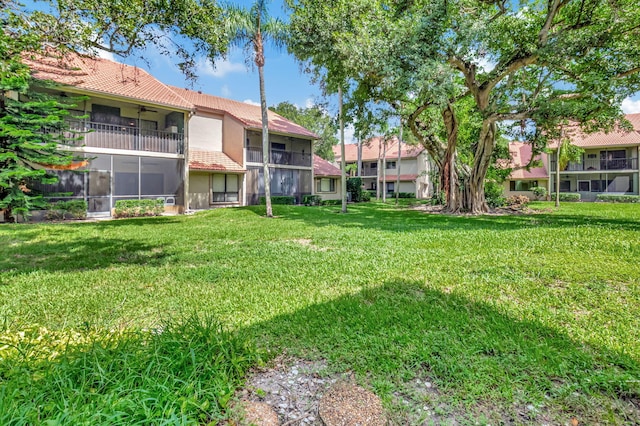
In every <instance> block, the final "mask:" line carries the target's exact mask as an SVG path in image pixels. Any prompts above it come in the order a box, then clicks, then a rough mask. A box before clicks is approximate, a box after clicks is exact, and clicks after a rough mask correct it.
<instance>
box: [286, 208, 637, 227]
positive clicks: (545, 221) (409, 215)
mask: <svg viewBox="0 0 640 426" xmlns="http://www.w3.org/2000/svg"><path fill="white" fill-rule="evenodd" d="M276 214H277V215H278V216H280V218H281V219H283V220H298V221H303V222H305V223H308V224H311V225H313V226H317V227H322V226H342V227H352V228H361V229H376V230H382V231H392V232H407V231H416V230H428V229H438V230H460V229H464V230H470V231H474V230H484V229H490V230H495V231H513V230H517V229H527V228H574V227H576V226H598V227H604V228H610V229H621V230H633V231H640V221H638V220H632V219H628V218H609V217H602V216H595V215H584V216H582V215H568V214H548V213H539V212H537V213H532V214H512V215H481V216H463V215H449V214H432V213H426V212H424V211H420V210H414V209H410V208H406V207H399V208H396V207H394V206H384V205H382V206H381V205H379V204H358V205H352V206H349V209H348V213H347V214H341V213H340V209H339V208H337V207H336V208H329V207H321V208H318V207H307V208H299V207H297V208H290V207H284V206H276Z"/></svg>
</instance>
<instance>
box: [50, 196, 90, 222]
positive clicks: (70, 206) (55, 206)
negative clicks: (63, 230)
mask: <svg viewBox="0 0 640 426" xmlns="http://www.w3.org/2000/svg"><path fill="white" fill-rule="evenodd" d="M86 217H87V202H86V201H84V200H70V201H58V202H55V203H51V204H49V208H48V209H47V212H46V213H45V218H46V219H47V220H64V219H86Z"/></svg>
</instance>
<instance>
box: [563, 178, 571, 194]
mask: <svg viewBox="0 0 640 426" xmlns="http://www.w3.org/2000/svg"><path fill="white" fill-rule="evenodd" d="M560 192H571V181H570V180H561V181H560Z"/></svg>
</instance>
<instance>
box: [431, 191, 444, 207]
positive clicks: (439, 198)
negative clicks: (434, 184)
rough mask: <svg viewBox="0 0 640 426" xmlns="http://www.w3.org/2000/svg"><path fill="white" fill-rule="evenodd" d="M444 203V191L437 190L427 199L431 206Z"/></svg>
mask: <svg viewBox="0 0 640 426" xmlns="http://www.w3.org/2000/svg"><path fill="white" fill-rule="evenodd" d="M444 203H445V199H444V192H438V193H436V194H434V195H433V196H432V197H431V198H430V199H429V204H431V205H432V206H443V205H444Z"/></svg>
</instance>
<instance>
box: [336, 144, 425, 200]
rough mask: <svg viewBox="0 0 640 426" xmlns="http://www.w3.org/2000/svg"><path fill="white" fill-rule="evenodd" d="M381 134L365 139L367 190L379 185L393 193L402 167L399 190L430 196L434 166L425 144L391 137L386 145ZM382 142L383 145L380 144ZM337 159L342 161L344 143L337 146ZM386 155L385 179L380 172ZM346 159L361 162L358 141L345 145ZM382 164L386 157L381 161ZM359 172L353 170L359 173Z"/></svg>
mask: <svg viewBox="0 0 640 426" xmlns="http://www.w3.org/2000/svg"><path fill="white" fill-rule="evenodd" d="M380 142H382V138H381V137H374V138H371V139H369V140H367V141H364V142H363V143H362V154H361V158H362V173H361V176H360V177H362V181H363V185H364V188H363V189H365V190H369V191H375V190H376V188H377V187H378V185H381V187H380V189H381V190H384V191H387V194H393V193H394V192H395V190H396V182H397V174H398V169H400V187H399V191H398V192H406V193H411V194H414V195H415V197H416V198H428V197H430V196H431V195H432V194H433V187H432V185H431V183H430V179H429V173H430V172H431V171H432V170H433V169H434V166H433V165H432V164H431V161H430V159H429V155H428V154H427V151H426V150H425V149H424V148H422V147H416V146H411V145H406V144H404V143H402V144H401V143H399V141H398V138H396V137H393V138H392V139H390V140H389V141H388V142H387V144H386V148H385V145H384V144H382V143H380ZM379 146H381V148H380V147H379ZM398 149H400V161H399V162H398ZM333 153H334V155H335V161H336V163H340V159H341V152H340V146H334V147H333ZM383 157H384V158H385V159H386V160H385V163H386V169H385V173H384V175H385V177H384V180H383V177H382V173H380V174H378V160H379V159H380V160H382V158H383ZM345 162H346V164H347V165H354V166H352V169H356V167H355V166H357V162H358V144H347V145H345ZM380 164H382V161H380ZM356 174H357V172H355V171H354V172H351V176H356Z"/></svg>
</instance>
